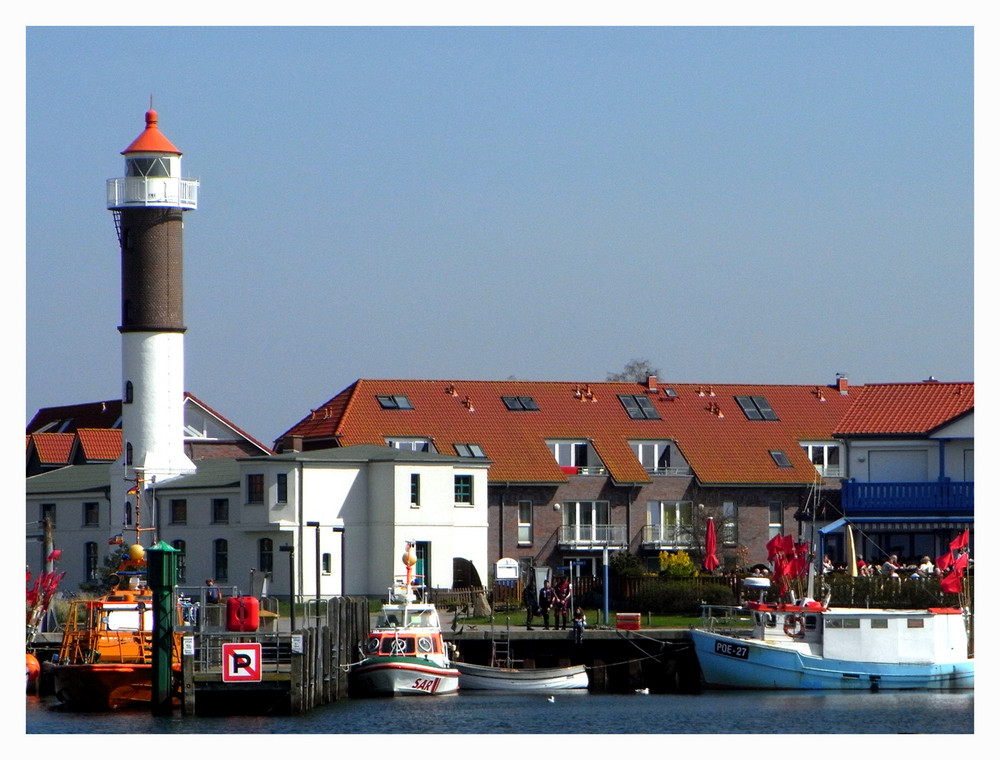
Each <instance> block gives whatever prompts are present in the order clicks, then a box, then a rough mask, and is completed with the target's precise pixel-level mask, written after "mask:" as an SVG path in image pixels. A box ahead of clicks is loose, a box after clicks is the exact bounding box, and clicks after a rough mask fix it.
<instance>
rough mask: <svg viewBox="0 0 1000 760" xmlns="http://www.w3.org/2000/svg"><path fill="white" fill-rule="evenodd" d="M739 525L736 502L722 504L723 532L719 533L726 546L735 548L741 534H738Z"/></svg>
mask: <svg viewBox="0 0 1000 760" xmlns="http://www.w3.org/2000/svg"><path fill="white" fill-rule="evenodd" d="M738 524H739V521H738V520H737V515H736V502H735V501H724V502H722V530H721V531H719V539H720V540H721V541H722V543H723V544H725V545H726V546H735V545H736V543H737V541H738V540H739V533H738V532H737V526H738Z"/></svg>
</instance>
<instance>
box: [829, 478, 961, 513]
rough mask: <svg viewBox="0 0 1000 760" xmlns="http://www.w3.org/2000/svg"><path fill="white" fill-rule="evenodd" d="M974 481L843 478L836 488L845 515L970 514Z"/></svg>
mask: <svg viewBox="0 0 1000 760" xmlns="http://www.w3.org/2000/svg"><path fill="white" fill-rule="evenodd" d="M974 486H975V483H973V482H971V481H961V482H952V481H942V482H936V483H858V482H856V481H853V480H848V481H845V482H844V483H843V484H842V486H841V490H840V499H841V505H842V506H843V509H844V514H845V515H846V516H847V517H859V516H863V515H875V514H878V515H886V516H892V515H898V516H900V517H905V516H920V515H941V516H946V517H947V516H959V515H972V513H973V508H974V503H975V498H974V493H975V489H974Z"/></svg>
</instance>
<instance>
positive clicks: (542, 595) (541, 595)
mask: <svg viewBox="0 0 1000 760" xmlns="http://www.w3.org/2000/svg"><path fill="white" fill-rule="evenodd" d="M555 599H556V592H555V589H553V588H552V586H550V585H549V582H548V581H545V583H544V584H543V585H542V590H541V591H539V592H538V608H539V609H540V610H541V612H542V622H543V623H544V624H545V630H546V631H547V630H549V610H550V609H551V608H552V604H553V603H554V602H555Z"/></svg>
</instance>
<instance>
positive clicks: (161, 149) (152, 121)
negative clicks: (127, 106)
mask: <svg viewBox="0 0 1000 760" xmlns="http://www.w3.org/2000/svg"><path fill="white" fill-rule="evenodd" d="M156 122H157V117H156V111H154V110H153V109H152V108H150V109H149V110H148V111H146V129H145V130H143V133H142V134H141V135H139V136H138V137H137V138H135V140H133V141H132V144H131V145H129V146H128V147H127V148H126V149H125V150H123V151H122V155H125V154H126V153H175V154H176V155H178V156H179V155H181V152H180V151H179V150H177V148H175V147H174V146H173V143H171V142H170V140H168V139H167V138H166V137H164V136H163V133H162V132H161V131H160V128H159V127H158V126H156Z"/></svg>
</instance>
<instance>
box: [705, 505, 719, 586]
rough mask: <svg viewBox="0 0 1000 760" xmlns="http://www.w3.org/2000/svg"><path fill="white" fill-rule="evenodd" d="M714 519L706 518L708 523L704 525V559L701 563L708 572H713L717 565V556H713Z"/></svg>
mask: <svg viewBox="0 0 1000 760" xmlns="http://www.w3.org/2000/svg"><path fill="white" fill-rule="evenodd" d="M715 543H716V540H715V520H713V519H712V518H711V517H709V518H708V525H707V526H706V527H705V561H704V562H703V563H702V564H704V566H705V569H706V570H708V572H710V573H711V572H714V571H715V568H717V567H718V566H719V564H720V563H719V558H718V557H716V556H715Z"/></svg>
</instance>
